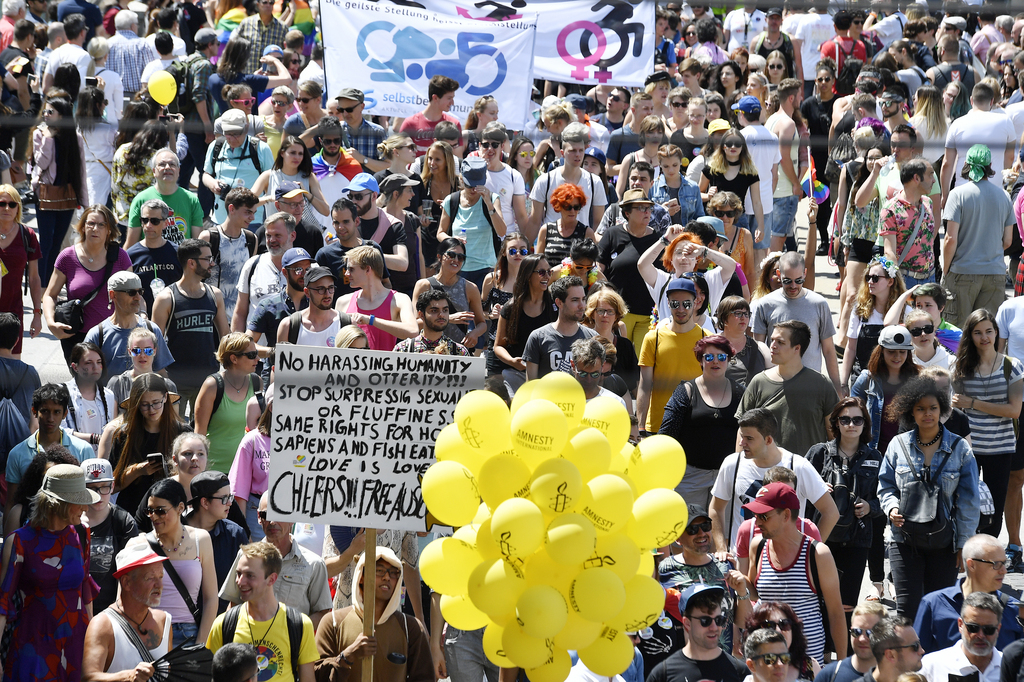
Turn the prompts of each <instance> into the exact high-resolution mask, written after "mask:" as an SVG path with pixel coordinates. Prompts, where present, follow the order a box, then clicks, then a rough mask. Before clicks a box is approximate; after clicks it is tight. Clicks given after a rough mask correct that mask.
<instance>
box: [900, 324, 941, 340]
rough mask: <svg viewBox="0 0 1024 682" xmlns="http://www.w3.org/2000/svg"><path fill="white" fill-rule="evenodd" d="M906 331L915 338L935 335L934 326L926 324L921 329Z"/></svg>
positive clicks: (915, 328)
mask: <svg viewBox="0 0 1024 682" xmlns="http://www.w3.org/2000/svg"><path fill="white" fill-rule="evenodd" d="M907 331H908V332H910V335H911V336H913V337H915V338H916V337H918V336H921V334H934V333H935V325H934V324H926V325H925V326H923V327H914V328H913V329H908V330H907Z"/></svg>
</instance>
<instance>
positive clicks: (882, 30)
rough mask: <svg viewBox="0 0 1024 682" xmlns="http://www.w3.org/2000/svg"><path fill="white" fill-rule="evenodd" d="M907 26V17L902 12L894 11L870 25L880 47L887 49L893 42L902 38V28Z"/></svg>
mask: <svg viewBox="0 0 1024 682" xmlns="http://www.w3.org/2000/svg"><path fill="white" fill-rule="evenodd" d="M906 25H907V17H906V16H904V14H903V12H900V11H896V12H893V13H892V14H890V15H889V16H887V17H885V18H884V19H882V20H881V21H877V22H875V23H874V24H872V25H871V30H872V31H874V32H875V35H877V36H878V39H879V40H881V41H882V46H883V47H886V48H888V47H889V45H891V44H892V43H893V42H894V41H896V40H899V39H900V38H902V37H903V27H904V26H906Z"/></svg>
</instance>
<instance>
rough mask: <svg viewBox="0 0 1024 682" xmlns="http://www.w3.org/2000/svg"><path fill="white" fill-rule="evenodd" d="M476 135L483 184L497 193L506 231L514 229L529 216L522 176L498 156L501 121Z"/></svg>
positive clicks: (503, 133)
mask: <svg viewBox="0 0 1024 682" xmlns="http://www.w3.org/2000/svg"><path fill="white" fill-rule="evenodd" d="M569 97H580V95H570V96H569ZM584 99H585V98H584ZM480 137H481V138H482V139H481V140H480V156H482V157H483V158H484V161H486V162H487V182H486V183H485V184H484V186H485V187H487V189H488V190H490V191H491V192H492V193H494V194H497V195H498V196H499V197H501V217H502V218H504V219H505V226H506V232H518V228H517V226H518V225H527V224H528V223H529V220H530V217H529V214H527V212H526V182H525V181H524V180H523V176H522V175H521V174H520V173H519V171H517V170H516V169H515V168H512V167H511V166H509V165H508V164H507V163H505V162H503V161H502V160H501V155H502V152H503V151H504V149H505V145H506V143H507V142H508V131H507V130H506V129H505V126H504V125H503V124H502V123H499V122H498V121H491V122H490V123H488V124H487V125H486V126H484V131H483V133H481V135H480Z"/></svg>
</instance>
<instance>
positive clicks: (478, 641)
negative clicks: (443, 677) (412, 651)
mask: <svg viewBox="0 0 1024 682" xmlns="http://www.w3.org/2000/svg"><path fill="white" fill-rule="evenodd" d="M444 658H445V664H446V665H447V666H448V678H449V679H450V680H451V682H481V680H483V679H484V678H486V681H487V682H498V667H497V666H496V665H494V664H493V663H491V662H490V661H489V660H488V659H487V656H485V655H484V629H483V628H480V629H479V630H459V629H458V628H455V627H452V626H451V625H450V624H449V625H448V626H447V628H446V629H445V634H444Z"/></svg>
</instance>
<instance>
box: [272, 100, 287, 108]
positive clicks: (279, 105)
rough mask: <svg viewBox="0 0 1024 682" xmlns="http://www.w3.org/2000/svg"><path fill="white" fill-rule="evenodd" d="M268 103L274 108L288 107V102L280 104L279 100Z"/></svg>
mask: <svg viewBox="0 0 1024 682" xmlns="http://www.w3.org/2000/svg"><path fill="white" fill-rule="evenodd" d="M270 103H271V104H273V105H274V106H275V107H286V106H288V102H282V101H281V100H279V99H272V100H270Z"/></svg>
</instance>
